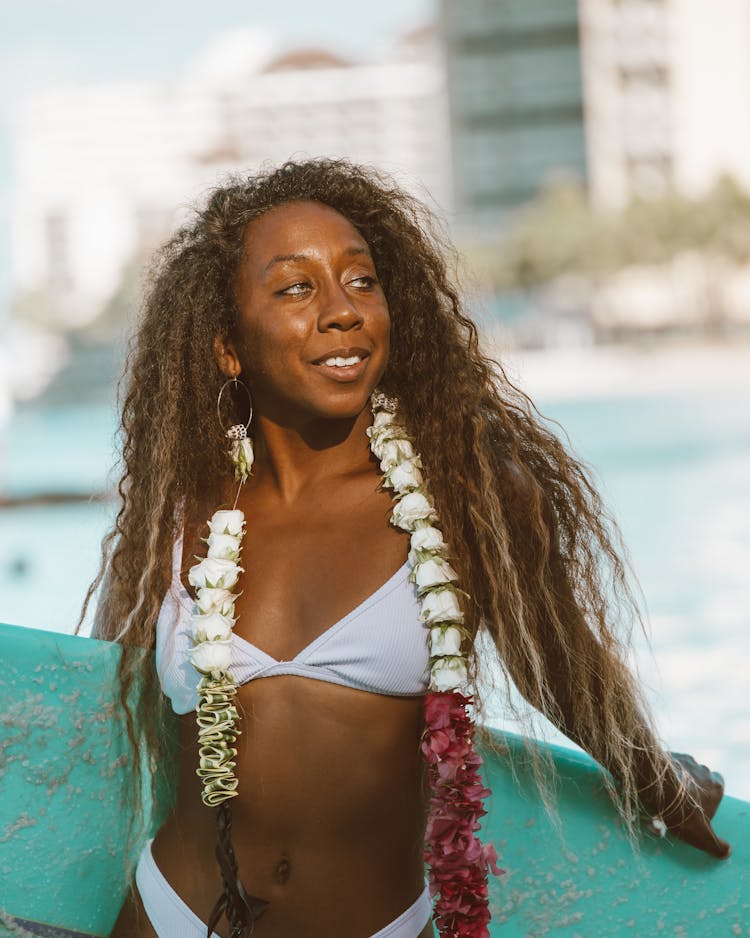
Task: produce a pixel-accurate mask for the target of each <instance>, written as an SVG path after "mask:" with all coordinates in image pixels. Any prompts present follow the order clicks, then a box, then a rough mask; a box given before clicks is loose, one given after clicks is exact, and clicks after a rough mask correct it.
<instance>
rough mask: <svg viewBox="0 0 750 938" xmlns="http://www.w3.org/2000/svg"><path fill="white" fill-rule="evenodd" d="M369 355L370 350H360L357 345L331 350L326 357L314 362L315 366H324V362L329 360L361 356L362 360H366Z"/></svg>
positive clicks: (322, 356) (323, 356)
mask: <svg viewBox="0 0 750 938" xmlns="http://www.w3.org/2000/svg"><path fill="white" fill-rule="evenodd" d="M369 354H370V350H369V349H366V348H359V347H358V346H356V345H350V346H343V347H340V348H334V349H330V350H329V351H328V352H326V353H325V355H321V356H320V358H316V359H315V360H314V361H313V365H322V364H323V362H325V361H328V359H329V358H352V357H353V356H354V355H359V357H360V358H362V359H364V358H367V356H368V355H369Z"/></svg>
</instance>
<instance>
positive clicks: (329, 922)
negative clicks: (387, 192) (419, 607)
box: [113, 202, 434, 938]
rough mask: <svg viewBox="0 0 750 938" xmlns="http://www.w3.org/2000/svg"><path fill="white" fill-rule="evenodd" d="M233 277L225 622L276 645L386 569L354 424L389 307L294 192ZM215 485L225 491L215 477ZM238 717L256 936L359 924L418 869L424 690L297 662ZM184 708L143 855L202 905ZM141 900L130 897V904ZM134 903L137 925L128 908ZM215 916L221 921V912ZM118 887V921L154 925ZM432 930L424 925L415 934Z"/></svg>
mask: <svg viewBox="0 0 750 938" xmlns="http://www.w3.org/2000/svg"><path fill="white" fill-rule="evenodd" d="M245 246H246V252H245V257H244V258H243V260H242V263H241V265H240V268H239V271H238V273H237V278H236V285H235V288H236V297H237V305H238V312H239V322H238V326H237V330H236V333H235V334H234V335H232V336H217V338H216V344H215V354H216V358H217V362H218V363H219V367H220V368H221V370H222V371H223V373H224V374H225V375H227V377H233V376H234V375H238V376H241V378H242V380H243V381H245V382H246V383H247V385H248V386H249V387H250V389H251V392H252V397H253V406H254V417H253V431H252V432H253V437H254V440H255V451H256V462H255V466H254V469H253V475H252V477H251V478H250V479H249V480H248V482H247V483H246V484H245V486H244V487H243V488H242V491H241V493H240V497H239V502H238V507H239V508H242V510H243V511H244V512H245V517H246V519H247V533H246V536H245V540H244V548H243V556H242V561H243V566H244V568H245V571H246V572H245V573H244V574H243V575H242V577H241V579H240V581H239V584H238V588H239V590H240V591H241V595H240V598H239V599H238V601H237V605H236V612H237V614H238V621H237V625H236V628H235V631H236V632H237V634H238V635H240V636H242V637H244V638H246V639H248V640H249V641H252V642H253V644H255V645H257V646H258V647H259V648H261V649H262V650H263V651H265V652H267V653H268V654H270V655H271V656H272V657H274V658H276V659H289V658H292V657H294V656H295V655H296V654H297V653H299V652H300V651H301V650H302V649H303V648H304V647H305V646H307V645H308V644H309V643H310V642H311V641H313V640H314V639H315V638H316V637H317V636H319V635H320V634H321V633H322V632H323V631H325V630H326V629H327V628H328V627H329V626H331V625H332V624H334V623H335V622H337V621H338V620H339V619H341V618H342V617H343V616H344V615H345V614H346V613H348V612H350V611H351V610H352V609H353V608H355V607H356V606H357V605H358V604H359V603H361V602H362V601H363V600H364V599H365V598H367V597H368V596H369V595H371V594H372V593H373V592H374V591H375V590H376V589H377V588H378V587H379V586H380V585H381V584H382V583H384V582H385V581H386V580H388V579H389V577H391V576H392V575H393V574H394V573H395V572H396V571H397V570H398V569H399V567H401V565H402V564H403V563H404V561H405V560H406V556H407V553H408V549H409V542H408V534H406V533H405V532H403V531H400V530H398V529H396V528H395V527H394V526H392V525H391V524H389V518H390V512H391V510H392V507H393V502H392V498H391V495H390V493H389V492H388V490H385V489H380V488H379V485H380V481H381V474H380V470H379V467H378V465H377V462H376V461H375V459H374V458H373V457H372V455H371V453H370V450H369V441H368V439H367V436H366V434H365V428H366V427H367V426H369V424H370V423H371V421H372V415H371V412H370V409H369V407H368V400H369V396H370V394H371V392H372V390H373V388H374V387H375V386H376V385H377V383H378V381H379V379H380V377H381V375H382V374H383V371H384V369H385V367H386V364H387V361H388V352H389V336H390V316H389V312H388V305H387V302H386V299H385V296H384V294H383V290H382V288H381V286H380V283H379V282H378V279H377V271H376V269H375V266H374V263H373V259H372V257H371V256H370V252H369V249H368V247H367V245H366V243H365V242H364V241H363V239H362V237H361V236H360V235H359V234H358V232H357V231H356V229H355V228H354V227H353V226H352V225H351V224H350V223H349V222H348V221H347V220H346V219H345V218H344V217H343V216H341V215H340V214H338V213H337V212H335V211H334V210H333V209H330V208H328V207H326V206H323V205H320V204H318V203H312V202H297V203H289V204H286V205H283V206H280V207H277V208H274V209H273V210H271V211H269V212H268V213H267V214H265V215H263V216H262V217H260V218H259V219H256V220H255V221H253V222H252V223H251V224H250V225H249V226H248V228H247V232H246V236H245ZM351 347H358V348H362V349H364V350H366V351H368V352H369V354H368V356H367V358H366V360H365V366H364V368H363V369H362V371H361V373H360V374H359V375H358V376H357V377H356V380H353V381H351V382H349V383H341V382H338V381H336V380H335V379H334V378H332V377H330V376H328V375H327V374H325V373H324V371H323V370H322V369H321V368H320V366H318V365H315V364H313V362H314V361H315V360H316V359H319V358H320V357H321V356H323V355H326V354H327V353H329V352H330V351H331V350H334V349H338V348H351ZM224 494H225V501H227V502H229V503H230V504H231V502H232V501H233V499H234V491H233V490H232V491H227V492H226V493H224ZM217 507H219V506H218V505H216V504H214V505H206V506H205V510H204V513H203V514H202V515H201V517H199V518H195V519H192V521H191V523H190V524H189V525H188V526H187V529H186V538H185V546H184V552H183V582H184V584H185V585H186V586H187V576H186V571H187V570H188V569H189V567H190V566H191V565H192V564H193V563H194V562H195V561H194V559H193V558H194V555H196V554H198V555H201V554H204V553H205V545H204V544H203V543H202V542H201V541H200V540H199V538H200V537H201V536H204V535H205V520H206V518H208V517H209V516H210V515H211V513H212V512H213V511H214V510H215V509H216V508H217ZM237 701H238V709H239V710H240V714H241V723H240V726H241V728H242V735H241V736H240V738H239V741H238V743H239V754H238V758H237V768H236V774H237V777H238V778H239V796H238V797H237V798H235V799H233V801H232V809H233V830H232V839H233V843H234V846H235V851H236V855H237V859H238V862H239V869H240V876H241V879H242V881H243V883H244V884H245V886H246V888H247V890H248V891H249V892H250V893H252V894H254V895H256V896H259V897H262V898H264V899H268V900H270V906H269V908H268V909H267V911H266V912H265V914H264V915H263V916H262V917H261V919H259V920H258V921H257V922H256V924H255V931H254V935H255V936H257V938H290V936H300V938H304V936H307V938H323V936H325V938H331V936H333V935H335V936H337V938H365V936H369V935H372V934H374V933H375V932H377V931H378V930H379V929H381V928H383V927H384V926H385V925H387V924H389V923H390V922H391V921H392V920H393V919H395V918H396V917H398V916H399V915H400V914H401V913H402V912H403V911H404V910H405V909H406V908H407V907H408V906H409V905H411V904H412V903H413V902H414V900H415V899H416V898H417V896H418V895H419V893H420V892H421V890H422V888H423V886H424V878H423V877H424V865H423V859H422V844H423V840H424V828H425V822H426V801H425V796H424V792H425V778H424V761H423V758H422V756H421V753H420V750H419V742H420V736H421V732H422V721H423V716H422V709H423V699H422V697H389V696H384V695H379V694H373V693H369V692H365V691H359V690H354V689H351V688H348V687H343V686H339V685H335V684H330V683H327V682H323V681H316V680H311V679H308V678H303V677H297V676H276V677H271V678H267V679H259V680H256V681H253V682H251V683H249V684H246V685H243V686H242V687H240V689H239V692H238V696H237ZM180 720H181V755H180V787H179V794H178V801H177V805H176V809H175V811H174V813H173V814H172V815H171V817H170V818H169V819H168V820H167V821H166V823H165V824H164V826H163V827H162V828H161V830H160V831H159V833H158V835H157V837H156V839H155V842H154V844H153V853H154V858H155V861H156V863H157V865H158V866H159V868H160V869H161V871H162V873H163V874H164V876H165V877H166V879H167V880H168V881H169V882H170V883H171V885H172V886H173V888H174V889H175V890H176V892H177V893H178V894H179V895H180V896H181V897H182V898H183V900H184V901H185V902H186V903H187V904H188V906H189V907H190V908H191V909H192V910H193V911H194V912H195V913H196V914H197V915H198V916H199V917H200V918H201V920H202V921H204V922H205V921H207V919H208V916H209V913H210V911H211V909H212V907H213V905H214V903H215V902H216V899H217V898H218V896H219V894H220V892H221V882H220V876H219V870H218V866H217V863H216V860H215V857H214V853H213V849H214V844H215V842H216V832H215V822H214V817H213V811H212V810H211V809H209V808H207V807H206V806H204V805H203V804H202V802H201V800H200V782H199V779H198V778H197V776H196V774H195V768H196V765H197V764H198V754H197V746H196V727H195V715H194V714H192V713H190V714H187V715H185V716H183V717H181V718H180ZM138 911H140V913H141V914H140V916H137V912H138ZM136 918H137V920H138V924H137V926H136V924H135V922H136ZM217 930H218V934H219V935H221V936H222V938H223V936H225V935H227V934H228V925H227V924H226V921H225V920H222V922H221V924H220V925H219V927H218V929H217ZM153 934H154V931H153V929H152V928H151V926H150V925H149V924H148V920H147V918H146V916H145V914H143V912H142V909H141V910H137V909H134V908H133V907H132V906H131V905H130V903H128V904H127V905H126V907H125V908H124V909H123V912H122V913H121V916H120V920H118V924H117V926H116V928H115V931H114V932H113V935H115V936H124V935H129V936H133V935H144V936H145V935H153ZM433 934H434V932H433V930H432V925H431V924H428V925H427V926H426V927H425V929H424V930H423V931H422V932H421V934H420V936H419V938H428V936H432V935H433Z"/></svg>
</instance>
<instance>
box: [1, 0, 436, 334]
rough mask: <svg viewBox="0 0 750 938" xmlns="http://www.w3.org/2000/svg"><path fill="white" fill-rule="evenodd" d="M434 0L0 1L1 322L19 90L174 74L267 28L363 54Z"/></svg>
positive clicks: (424, 14)
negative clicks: (239, 33)
mask: <svg viewBox="0 0 750 938" xmlns="http://www.w3.org/2000/svg"><path fill="white" fill-rule="evenodd" d="M435 9H436V0H377V2H376V3H369V4H367V5H366V6H363V5H360V4H354V3H352V2H351V0H320V2H318V3H313V2H311V0H288V2H283V0H276V2H273V0H271V2H268V0H267V2H265V3H259V2H257V0H244V2H241V0H211V2H210V3H207V2H206V0H179V2H177V0H128V2H127V3H102V2H101V0H96V2H94V0H0V63H2V64H1V65H0V322H1V321H2V319H3V315H4V312H5V310H4V307H5V306H6V303H7V292H8V251H9V247H10V245H9V242H10V235H9V231H8V212H9V199H10V191H11V186H12V152H11V127H12V115H13V111H14V109H15V108H16V106H17V104H18V102H19V101H20V100H21V99H22V98H23V96H25V95H27V94H29V93H30V92H32V91H35V90H38V89H41V88H45V87H49V86H50V85H56V84H61V83H69V82H99V81H108V80H112V79H128V78H159V77H169V76H172V75H177V74H179V73H180V71H182V69H183V68H184V67H185V66H186V65H187V63H188V62H189V61H190V60H191V59H192V58H194V57H195V56H196V55H198V54H199V53H200V52H201V50H202V49H204V48H205V47H206V46H207V45H208V44H209V43H210V42H211V40H212V39H213V38H215V37H216V36H217V35H219V34H220V33H222V32H225V31H227V30H231V29H236V28H247V27H252V28H256V29H265V30H268V31H269V32H270V33H271V34H272V36H273V37H274V38H275V39H277V41H278V42H279V43H280V44H282V45H286V44H289V45H310V44H315V45H321V44H322V45H324V46H327V47H331V48H334V49H336V50H337V51H339V52H341V53H343V54H345V55H347V56H348V57H350V58H352V59H355V60H356V58H357V57H358V56H361V57H362V58H363V59H368V58H370V57H371V56H372V55H374V54H375V53H376V52H377V51H378V49H379V48H381V47H382V46H383V45H387V44H388V41H389V39H390V38H392V37H393V36H396V35H398V33H400V32H401V31H402V30H406V29H409V28H410V27H412V26H415V25H419V24H420V23H422V22H424V21H425V20H428V19H431V18H432V17H434V15H435Z"/></svg>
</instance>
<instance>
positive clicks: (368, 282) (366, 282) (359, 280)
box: [349, 274, 378, 290]
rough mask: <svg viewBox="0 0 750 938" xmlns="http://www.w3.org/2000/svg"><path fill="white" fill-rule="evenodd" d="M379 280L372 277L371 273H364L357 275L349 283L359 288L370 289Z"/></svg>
mask: <svg viewBox="0 0 750 938" xmlns="http://www.w3.org/2000/svg"><path fill="white" fill-rule="evenodd" d="M377 282H378V281H377V280H376V279H375V277H371V276H370V275H369V274H363V275H362V276H361V277H355V278H354V280H350V281H349V283H350V284H352V285H353V286H355V287H357V289H358V290H369V289H370V288H371V287H374V286H375V284H376V283H377Z"/></svg>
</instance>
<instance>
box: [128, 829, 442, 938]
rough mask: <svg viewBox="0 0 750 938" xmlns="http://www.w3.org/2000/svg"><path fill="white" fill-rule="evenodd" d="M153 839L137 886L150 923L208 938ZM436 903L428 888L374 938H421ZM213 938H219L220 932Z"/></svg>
mask: <svg viewBox="0 0 750 938" xmlns="http://www.w3.org/2000/svg"><path fill="white" fill-rule="evenodd" d="M153 842H154V841H153V838H152V839H151V840H149V841H148V842H147V843H146V846H145V847H144V848H143V851H142V852H141V856H140V859H139V860H138V866H137V867H136V871H135V882H136V885H137V886H138V892H139V893H140V896H141V901H142V902H143V908H144V909H145V910H146V915H148V918H149V921H150V922H151V924H152V925H153V926H154V930H155V931H156V934H157V935H158V936H159V938H206V925H205V924H204V923H203V922H202V921H201V920H200V919H199V918H198V916H197V915H196V914H195V912H193V910H192V909H190V908H189V907H188V906H187V905H186V904H185V903H184V902H183V901H182V899H181V898H180V897H179V896H178V895H177V893H176V892H175V891H174V889H172V887H171V886H170V885H169V883H168V882H167V880H166V879H165V878H164V876H163V875H162V872H161V870H160V869H159V867H158V866H157V865H156V863H155V861H154V857H153V854H152V853H151V844H152V843H153ZM431 915H432V899H430V892H429V889H428V888H427V885H425V887H424V889H423V890H422V893H421V895H420V896H419V898H418V899H417V900H416V901H415V902H413V903H412V904H411V905H410V906H409V908H408V909H406V910H405V911H404V912H402V913H401V915H399V916H398V918H395V919H394V920H393V921H392V922H391V923H390V924H389V925H386V926H385V928H381V929H380V930H379V931H377V932H375V934H374V935H372V936H371V938H418V936H419V933H420V932H421V931H422V929H423V928H424V927H425V925H426V924H427V923H428V922H429V921H430V916H431ZM211 938H219V936H218V935H217V934H216V932H212V933H211Z"/></svg>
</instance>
